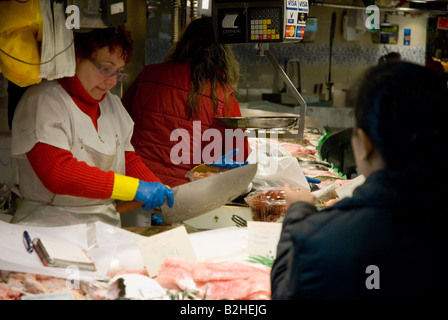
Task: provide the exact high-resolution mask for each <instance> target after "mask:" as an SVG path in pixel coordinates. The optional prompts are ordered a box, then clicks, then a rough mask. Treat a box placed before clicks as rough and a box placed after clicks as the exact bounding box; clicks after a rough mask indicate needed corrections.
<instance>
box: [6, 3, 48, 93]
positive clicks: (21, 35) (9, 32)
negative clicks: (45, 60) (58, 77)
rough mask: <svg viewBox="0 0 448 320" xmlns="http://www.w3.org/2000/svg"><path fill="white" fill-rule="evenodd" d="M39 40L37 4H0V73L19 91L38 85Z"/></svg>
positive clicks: (40, 34)
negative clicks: (16, 86) (19, 89)
mask: <svg viewBox="0 0 448 320" xmlns="http://www.w3.org/2000/svg"><path fill="white" fill-rule="evenodd" d="M41 39H42V15H41V12H40V5H39V0H30V1H28V2H26V3H21V2H18V1H0V49H1V50H2V51H4V52H0V70H1V72H2V73H3V75H4V76H5V78H6V79H8V80H9V81H11V82H13V83H15V84H16V85H18V86H20V87H27V86H30V85H32V84H36V83H39V82H41V81H42V79H41V78H39V72H40V65H39V63H40V49H39V42H40V41H41ZM5 53H6V54H5ZM8 55H9V56H8ZM10 56H12V57H14V58H16V59H14V58H11V57H10ZM17 59H19V60H22V61H25V62H28V63H24V62H21V61H18V60H17Z"/></svg>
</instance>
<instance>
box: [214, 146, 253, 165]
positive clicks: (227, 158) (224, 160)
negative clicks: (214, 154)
mask: <svg viewBox="0 0 448 320" xmlns="http://www.w3.org/2000/svg"><path fill="white" fill-rule="evenodd" d="M238 151H239V150H238V149H234V150H233V151H231V152H228V153H226V154H225V155H223V156H222V157H221V158H220V159H218V160H217V161H216V162H214V163H211V164H210V165H212V166H216V167H221V168H228V169H232V168H238V167H241V166H244V165H246V164H248V162H247V161H246V162H235V161H233V159H232V158H233V157H234V156H235V155H236V154H237V153H238Z"/></svg>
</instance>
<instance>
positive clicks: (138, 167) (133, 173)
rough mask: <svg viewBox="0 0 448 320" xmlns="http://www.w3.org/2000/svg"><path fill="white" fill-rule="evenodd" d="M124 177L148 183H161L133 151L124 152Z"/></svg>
mask: <svg viewBox="0 0 448 320" xmlns="http://www.w3.org/2000/svg"><path fill="white" fill-rule="evenodd" d="M125 157H126V158H125V161H126V175H127V176H130V177H134V178H137V179H140V180H144V181H149V182H161V180H160V179H159V178H158V177H157V176H156V175H155V174H154V173H153V172H152V171H151V170H150V169H149V168H148V167H147V166H146V165H145V164H144V163H143V161H142V159H141V158H140V157H139V156H138V155H137V154H136V153H135V151H126V152H125Z"/></svg>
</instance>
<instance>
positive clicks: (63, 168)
mask: <svg viewBox="0 0 448 320" xmlns="http://www.w3.org/2000/svg"><path fill="white" fill-rule="evenodd" d="M75 48H76V74H75V76H74V77H69V78H63V79H58V80H54V81H43V82H42V83H40V84H38V85H35V86H32V87H30V88H29V89H28V90H27V91H26V92H25V94H24V96H23V97H22V99H21V101H20V103H19V105H18V106H17V109H16V111H15V115H14V120H13V125H12V148H11V153H12V155H13V156H14V157H16V158H17V164H18V170H19V187H20V191H21V193H22V195H23V198H24V199H23V201H22V202H21V204H20V206H19V207H18V208H17V211H16V212H15V214H14V217H13V219H12V223H20V224H27V225H39V226H61V225H70V224H79V223H91V222H95V221H102V222H105V223H109V224H111V225H114V226H120V216H119V214H118V213H117V211H116V210H115V200H137V201H140V202H142V203H143V208H144V209H153V208H156V207H159V206H161V205H162V204H163V203H164V202H165V201H166V200H167V201H168V205H169V206H172V204H173V194H172V192H171V190H170V189H169V188H168V187H166V186H164V185H163V184H162V183H160V179H158V178H157V177H156V176H154V174H153V173H152V172H151V171H150V170H149V169H148V168H147V167H146V166H145V165H144V164H143V162H142V161H141V159H140V158H138V157H137V156H136V155H135V152H134V148H133V147H132V145H131V143H130V140H131V136H132V132H133V125H134V124H133V121H132V120H131V118H130V116H129V115H128V113H127V112H126V110H125V109H124V108H123V106H122V104H121V101H120V99H119V98H118V97H117V96H115V95H113V94H111V93H110V92H109V90H110V89H111V88H112V87H113V86H114V85H115V84H116V83H117V81H123V80H124V79H125V78H126V77H127V75H126V74H124V73H122V70H123V69H124V67H125V65H126V63H128V62H129V60H130V58H131V55H132V40H131V39H130V35H129V32H127V31H126V30H124V27H118V28H108V29H95V30H94V31H92V32H89V33H82V34H76V35H75Z"/></svg>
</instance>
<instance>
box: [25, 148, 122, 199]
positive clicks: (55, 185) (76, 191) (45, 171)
mask: <svg viewBox="0 0 448 320" xmlns="http://www.w3.org/2000/svg"><path fill="white" fill-rule="evenodd" d="M26 155H27V158H28V160H29V162H30V164H31V166H32V167H33V170H34V172H35V173H36V175H37V176H38V177H39V179H40V181H41V182H42V184H43V185H44V186H45V187H46V188H47V189H48V190H50V191H51V192H53V193H55V194H65V195H71V196H77V197H85V198H91V199H109V198H110V196H111V194H112V188H113V185H114V172H112V171H109V172H105V171H102V170H100V169H98V168H96V167H91V166H89V165H87V164H86V163H85V162H79V161H78V160H77V159H76V158H74V157H73V154H72V153H71V152H70V151H68V150H64V149H60V148H56V147H53V146H51V145H48V144H45V143H39V142H38V143H36V145H35V146H34V148H33V149H31V150H30V151H29V152H28V153H27V154H26Z"/></svg>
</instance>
